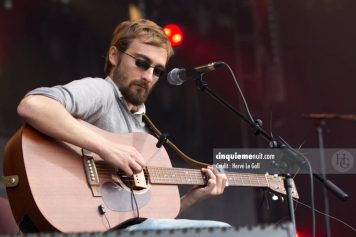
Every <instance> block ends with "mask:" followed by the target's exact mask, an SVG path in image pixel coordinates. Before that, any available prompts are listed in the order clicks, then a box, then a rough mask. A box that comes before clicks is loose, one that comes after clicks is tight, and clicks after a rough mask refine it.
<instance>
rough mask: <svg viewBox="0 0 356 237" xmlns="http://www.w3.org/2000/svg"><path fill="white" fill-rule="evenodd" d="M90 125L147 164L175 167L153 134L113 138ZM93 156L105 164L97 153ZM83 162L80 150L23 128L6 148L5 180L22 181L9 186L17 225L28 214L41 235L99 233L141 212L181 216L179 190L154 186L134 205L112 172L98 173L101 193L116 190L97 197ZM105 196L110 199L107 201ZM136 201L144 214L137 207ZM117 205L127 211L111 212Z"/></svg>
mask: <svg viewBox="0 0 356 237" xmlns="http://www.w3.org/2000/svg"><path fill="white" fill-rule="evenodd" d="M85 125H86V126H88V127H89V128H91V129H92V130H95V131H96V132H97V133H100V134H101V135H103V136H105V137H106V138H108V139H110V140H111V141H115V142H118V143H120V144H125V145H131V146H134V147H135V148H136V149H137V150H138V151H139V152H140V153H141V154H143V156H144V159H145V161H146V165H149V166H160V167H171V162H170V160H169V157H168V155H167V152H166V151H165V149H164V148H163V147H162V148H156V146H155V145H156V143H157V139H156V138H154V137H153V136H151V135H149V134H145V133H130V134H113V133H109V132H106V131H103V130H101V129H99V128H96V127H94V126H92V125H90V124H87V123H85ZM93 157H94V158H95V159H96V160H100V158H99V157H98V156H97V155H95V154H93ZM83 162H84V161H83V157H82V151H81V149H80V148H78V147H75V146H73V145H69V144H66V143H64V142H59V141H56V140H54V139H52V138H50V137H48V136H46V135H43V134H41V133H39V132H37V131H36V130H34V129H33V128H31V127H30V126H27V125H26V126H24V127H22V128H21V129H20V130H19V131H18V132H17V133H16V134H15V135H14V136H13V137H12V138H11V140H10V141H9V142H8V143H7V145H6V148H5V154H4V175H5V176H10V175H17V176H18V177H19V182H18V184H17V185H16V186H15V187H7V194H8V198H9V201H10V204H11V208H12V211H13V214H14V217H15V219H16V221H17V223H19V222H21V220H22V219H23V218H24V216H25V215H27V216H28V217H29V218H30V220H31V221H32V222H33V224H34V225H35V226H36V227H37V228H38V230H39V231H60V232H66V233H68V232H99V231H107V230H109V229H110V228H113V227H115V226H117V225H119V224H121V223H123V222H125V221H127V220H130V219H132V218H135V217H137V214H138V213H139V215H140V217H146V218H174V217H176V216H177V214H178V213H179V209H180V197H179V191H178V187H177V186H176V185H163V184H162V185H153V184H150V185H149V186H148V187H147V188H144V189H142V190H139V191H134V192H135V197H137V200H136V202H135V200H134V199H133V198H132V193H131V190H130V189H127V188H125V187H124V186H122V187H121V186H120V183H118V182H114V181H113V178H112V176H113V175H115V172H110V169H100V168H98V171H97V172H98V177H99V181H100V185H99V187H98V189H99V190H101V188H100V187H103V186H110V187H111V186H112V187H113V188H111V189H108V190H106V191H105V193H106V194H105V195H103V196H100V195H99V196H95V195H93V192H92V189H91V187H90V185H89V184H88V180H87V175H86V172H85V168H84V164H83ZM104 184H105V185H104ZM121 193H123V194H124V196H120V195H121ZM112 194H113V195H112ZM104 196H105V197H107V196H108V197H107V200H105V198H104ZM128 197H129V198H128ZM108 200H109V201H108ZM109 202H111V204H110V205H108V203H109ZM137 202H138V206H139V211H137V210H136V208H135V207H136V206H137ZM117 203H120V205H121V206H124V208H121V206H120V205H119V206H120V207H115V208H112V205H114V206H115V205H116V204H117ZM100 205H103V206H104V207H105V209H106V213H105V215H102V214H101V213H100V212H99V209H98V207H99V206H100ZM117 208H119V209H120V208H121V209H120V210H117Z"/></svg>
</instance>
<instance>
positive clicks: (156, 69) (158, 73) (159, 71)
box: [153, 68, 163, 77]
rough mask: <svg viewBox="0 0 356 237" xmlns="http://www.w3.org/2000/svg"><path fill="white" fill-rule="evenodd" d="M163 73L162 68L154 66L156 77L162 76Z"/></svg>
mask: <svg viewBox="0 0 356 237" xmlns="http://www.w3.org/2000/svg"><path fill="white" fill-rule="evenodd" d="M162 74H163V70H162V69H160V68H154V69H153V75H155V76H156V77H161V76H162Z"/></svg>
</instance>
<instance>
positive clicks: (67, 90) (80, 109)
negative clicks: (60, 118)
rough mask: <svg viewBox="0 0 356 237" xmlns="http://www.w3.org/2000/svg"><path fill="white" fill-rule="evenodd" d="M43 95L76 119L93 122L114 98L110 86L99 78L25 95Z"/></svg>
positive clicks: (42, 88)
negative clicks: (59, 104) (58, 104)
mask: <svg viewBox="0 0 356 237" xmlns="http://www.w3.org/2000/svg"><path fill="white" fill-rule="evenodd" d="M28 95H43V96H47V97H49V98H52V99H54V100H56V101H58V102H59V103H61V104H62V105H63V106H64V107H65V108H66V110H67V111H68V112H69V113H70V114H72V115H73V116H74V117H76V118H80V119H82V120H85V121H88V122H95V121H96V120H97V119H98V118H99V117H100V115H101V114H103V113H106V110H107V109H108V108H109V107H110V104H111V103H112V102H113V101H114V100H113V98H112V97H115V95H114V90H113V88H112V86H111V85H110V84H109V83H108V82H107V81H106V80H104V79H101V78H84V79H81V80H75V81H72V82H70V83H68V84H66V85H60V86H54V87H40V88H37V89H34V90H32V91H30V92H29V93H27V94H26V96H28Z"/></svg>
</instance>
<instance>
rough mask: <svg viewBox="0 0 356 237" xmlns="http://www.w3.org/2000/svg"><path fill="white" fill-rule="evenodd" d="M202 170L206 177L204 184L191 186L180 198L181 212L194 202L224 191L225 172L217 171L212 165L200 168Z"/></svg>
mask: <svg viewBox="0 0 356 237" xmlns="http://www.w3.org/2000/svg"><path fill="white" fill-rule="evenodd" d="M201 170H202V172H203V173H204V174H205V175H206V176H207V177H208V182H207V185H206V186H203V187H202V186H196V187H193V188H192V189H191V190H190V191H189V192H188V193H187V194H186V195H184V196H183V197H182V199H181V212H182V211H183V210H185V209H186V208H189V207H191V206H192V205H194V204H195V203H197V202H199V201H201V200H203V199H206V198H208V197H211V196H217V195H220V194H222V193H223V192H224V189H225V186H226V182H227V177H226V175H225V174H221V173H219V172H218V171H217V170H216V169H214V168H213V167H212V166H209V167H208V168H202V169H201Z"/></svg>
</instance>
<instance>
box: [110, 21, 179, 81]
mask: <svg viewBox="0 0 356 237" xmlns="http://www.w3.org/2000/svg"><path fill="white" fill-rule="evenodd" d="M137 38H139V39H141V40H143V42H144V43H147V44H150V45H153V46H157V47H163V48H165V49H166V50H167V55H168V58H167V61H168V60H169V58H170V57H171V56H172V55H173V48H172V46H171V44H170V42H169V40H168V38H167V36H166V35H165V34H164V32H163V31H162V28H161V27H160V26H158V25H157V24H156V23H154V22H153V21H150V20H146V19H139V20H135V21H124V22H122V23H120V24H119V25H117V26H116V28H115V30H114V32H113V34H112V39H111V43H110V47H111V46H116V47H117V48H118V50H119V51H122V52H125V51H126V50H127V49H128V48H129V46H130V44H131V43H132V41H133V40H134V39H137ZM110 47H109V48H110ZM112 66H113V65H112V64H111V63H110V61H109V50H108V52H107V54H106V61H105V68H104V71H105V73H106V75H109V74H110V72H111V69H112Z"/></svg>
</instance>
